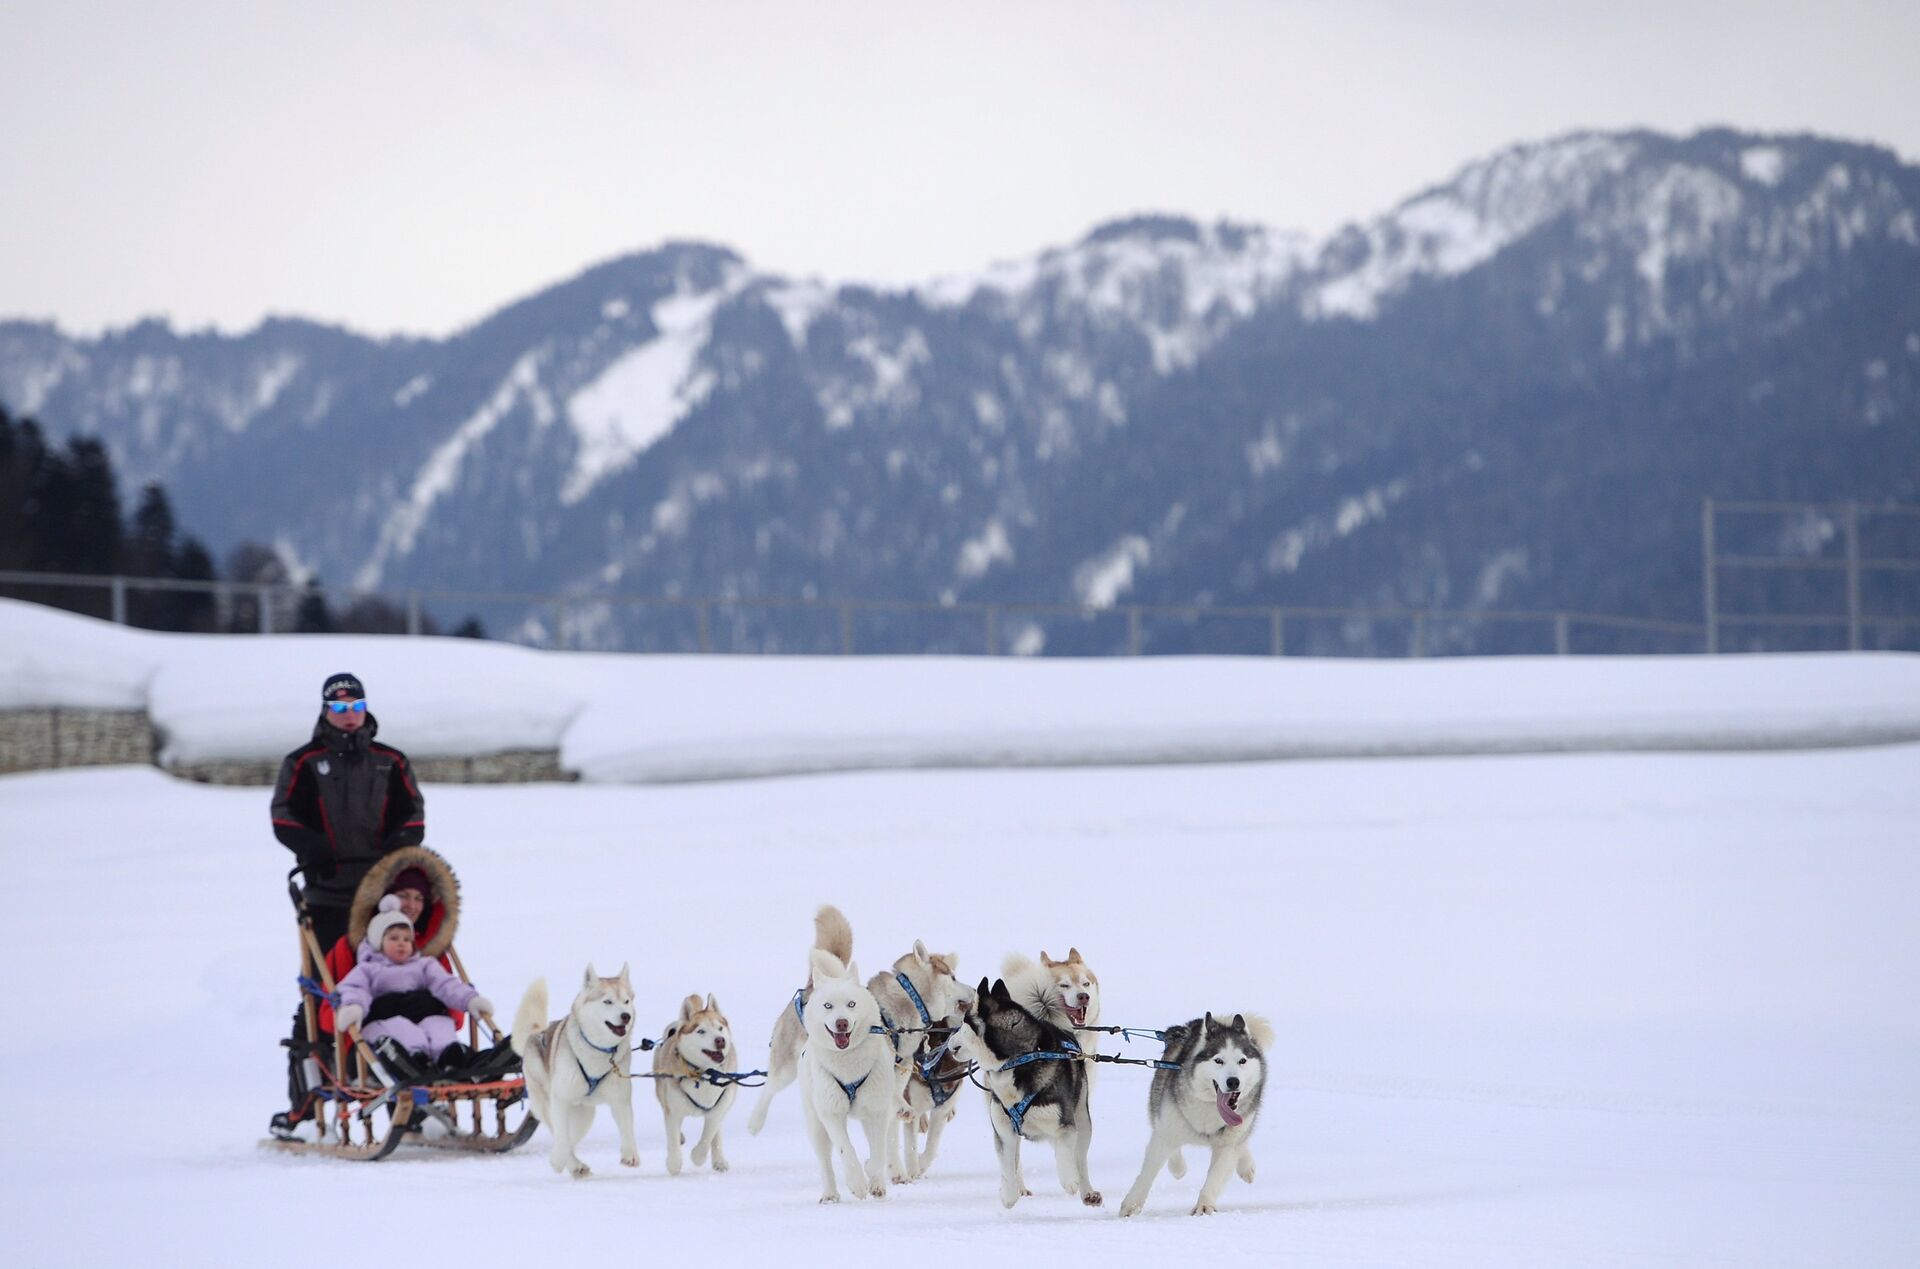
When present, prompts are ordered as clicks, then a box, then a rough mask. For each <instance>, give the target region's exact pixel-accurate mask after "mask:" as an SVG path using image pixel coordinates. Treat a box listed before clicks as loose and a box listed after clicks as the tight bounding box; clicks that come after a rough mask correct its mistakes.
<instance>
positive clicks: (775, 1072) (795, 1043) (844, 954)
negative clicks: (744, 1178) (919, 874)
mask: <svg viewBox="0 0 1920 1269" xmlns="http://www.w3.org/2000/svg"><path fill="white" fill-rule="evenodd" d="M813 946H814V949H815V950H816V951H822V952H827V953H830V954H831V955H832V956H833V958H834V959H835V960H837V961H839V962H840V963H841V964H842V965H845V964H846V963H847V962H849V961H851V960H852V959H853V927H852V926H850V925H848V924H847V918H846V917H845V916H844V915H842V914H841V911H840V909H838V908H836V907H834V906H833V905H832V904H830V903H828V904H823V905H821V907H820V910H819V911H818V912H815V913H814V914H813ZM812 991H813V978H812V976H811V974H809V976H808V978H807V985H806V986H805V987H802V988H801V989H800V990H799V991H797V992H795V993H794V995H793V1000H792V1001H790V1002H789V1003H788V1006H787V1007H786V1008H785V1009H782V1010H781V1011H780V1016H779V1017H777V1018H775V1019H774V1020H773V1038H772V1039H771V1040H770V1041H768V1050H769V1051H768V1054H767V1084H766V1087H765V1088H763V1089H761V1090H760V1100H758V1101H757V1102H755V1103H754V1104H753V1114H752V1115H751V1116H749V1117H748V1119H747V1131H748V1132H749V1133H752V1134H754V1135H755V1136H758V1135H759V1133H760V1130H761V1129H762V1128H764V1127H765V1126H766V1123H767V1110H768V1108H769V1107H771V1106H772V1105H773V1099H774V1098H775V1097H776V1096H778V1095H779V1093H780V1090H781V1089H783V1088H785V1087H786V1086H787V1085H789V1084H791V1083H793V1081H794V1077H795V1076H797V1075H798V1074H799V1073H800V1052H801V1050H802V1049H804V1048H806V1045H807V1032H806V1025H805V1023H804V1022H802V1018H803V1017H804V1014H803V1012H802V1010H803V1009H804V1007H805V1005H806V1001H807V996H808V994H809V993H811V992H812Z"/></svg>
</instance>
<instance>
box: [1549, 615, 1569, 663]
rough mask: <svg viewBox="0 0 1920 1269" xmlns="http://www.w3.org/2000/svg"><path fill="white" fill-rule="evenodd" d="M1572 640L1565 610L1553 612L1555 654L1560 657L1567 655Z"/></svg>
mask: <svg viewBox="0 0 1920 1269" xmlns="http://www.w3.org/2000/svg"><path fill="white" fill-rule="evenodd" d="M1570 642H1571V641H1570V640H1569V638H1568V631H1567V614H1565V613H1563V612H1557V613H1555V614H1553V654H1554V655H1555V656H1559V657H1563V656H1566V655H1567V650H1568V644H1569V643H1570Z"/></svg>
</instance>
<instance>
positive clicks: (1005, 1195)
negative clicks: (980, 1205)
mask: <svg viewBox="0 0 1920 1269" xmlns="http://www.w3.org/2000/svg"><path fill="white" fill-rule="evenodd" d="M1023 1193H1024V1192H1023V1191H1017V1190H1002V1191H1000V1206H1002V1207H1008V1208H1010V1207H1012V1206H1013V1205H1014V1204H1015V1203H1018V1202H1019V1201H1020V1199H1021V1198H1022V1196H1023Z"/></svg>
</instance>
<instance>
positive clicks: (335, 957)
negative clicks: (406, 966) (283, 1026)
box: [320, 848, 467, 1035]
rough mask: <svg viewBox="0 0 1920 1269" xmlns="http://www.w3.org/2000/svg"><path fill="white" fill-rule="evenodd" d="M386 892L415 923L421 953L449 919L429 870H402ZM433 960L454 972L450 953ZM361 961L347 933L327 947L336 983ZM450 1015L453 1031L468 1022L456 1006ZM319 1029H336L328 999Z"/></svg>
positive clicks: (330, 972)
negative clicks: (435, 889) (428, 874)
mask: <svg viewBox="0 0 1920 1269" xmlns="http://www.w3.org/2000/svg"><path fill="white" fill-rule="evenodd" d="M415 849H416V850H417V849H418V848H415ZM386 893H387V894H390V895H393V896H395V897H396V898H398V899H399V900H400V911H401V912H402V913H404V914H405V915H406V918H407V919H408V920H409V921H412V922H413V947H414V952H415V954H416V955H418V954H419V952H420V949H422V948H424V947H427V946H429V945H430V944H432V942H433V939H434V935H436V934H438V933H439V932H440V927H441V925H442V924H443V922H444V921H445V918H446V907H445V906H444V905H443V904H442V903H441V902H440V900H439V898H438V897H437V896H435V894H434V891H433V883H432V881H430V880H429V879H428V877H427V873H426V870H425V869H423V868H421V867H419V866H418V865H415V866H413V867H409V868H406V869H403V870H402V871H401V872H400V873H399V874H398V875H396V876H395V877H394V879H393V880H392V881H390V882H388V883H387V889H386ZM376 911H377V909H376ZM434 959H435V960H437V961H439V962H440V968H441V969H444V970H446V971H447V972H448V973H452V972H453V961H452V960H451V959H449V958H448V955H447V953H445V952H442V953H440V955H438V956H437V957H435V958H434ZM359 963H360V956H359V949H358V948H357V947H356V946H355V945H354V944H352V943H349V942H348V941H347V936H346V935H344V934H342V935H341V936H340V937H339V938H338V939H336V940H334V944H333V946H332V947H330V948H328V949H327V974H328V975H329V977H331V978H332V980H333V981H334V982H336V983H338V982H339V981H340V980H341V979H343V978H345V977H346V976H347V975H348V974H351V973H352V972H353V967H354V966H355V965H357V964H359ZM449 1016H451V1017H452V1019H453V1026H454V1030H456V1031H458V1030H459V1029H460V1028H461V1027H464V1026H465V1025H467V1018H466V1015H465V1014H464V1013H462V1012H461V1011H460V1010H458V1009H455V1010H454V1011H453V1012H452V1014H451V1015H449ZM320 1030H321V1032H323V1033H324V1034H326V1035H332V1034H333V1032H334V1022H333V1006H332V1005H331V1004H329V1003H328V1002H327V1001H325V1000H322V1001H321V1002H320Z"/></svg>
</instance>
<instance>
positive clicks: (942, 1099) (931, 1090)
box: [913, 1039, 967, 1110]
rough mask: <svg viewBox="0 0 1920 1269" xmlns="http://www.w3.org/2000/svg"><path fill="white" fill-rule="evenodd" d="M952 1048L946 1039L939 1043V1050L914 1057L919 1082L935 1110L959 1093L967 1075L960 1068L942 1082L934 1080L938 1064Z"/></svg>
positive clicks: (950, 1042) (938, 1067) (950, 1041)
mask: <svg viewBox="0 0 1920 1269" xmlns="http://www.w3.org/2000/svg"><path fill="white" fill-rule="evenodd" d="M952 1047H953V1041H952V1039H947V1040H943V1041H942V1042H941V1044H940V1047H939V1048H937V1049H934V1050H932V1051H930V1052H928V1053H927V1054H926V1056H924V1057H922V1056H920V1055H919V1054H915V1055H914V1059H913V1061H914V1065H915V1066H917V1067H919V1068H920V1082H921V1083H923V1084H925V1085H926V1086H927V1096H929V1097H931V1098H932V1099H933V1107H934V1109H935V1110H938V1109H939V1108H940V1107H942V1106H944V1105H946V1104H947V1099H948V1098H949V1097H952V1096H953V1095H954V1094H955V1093H956V1092H958V1091H959V1089H960V1081H961V1080H963V1079H965V1078H966V1075H967V1073H966V1070H965V1069H964V1068H962V1069H961V1071H960V1073H959V1074H958V1075H955V1076H952V1077H951V1078H950V1079H948V1080H946V1081H944V1082H943V1081H941V1080H938V1079H935V1078H934V1074H935V1072H937V1071H938V1070H939V1069H940V1063H942V1062H943V1061H945V1060H946V1057H947V1050H949V1049H951V1048H952Z"/></svg>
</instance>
